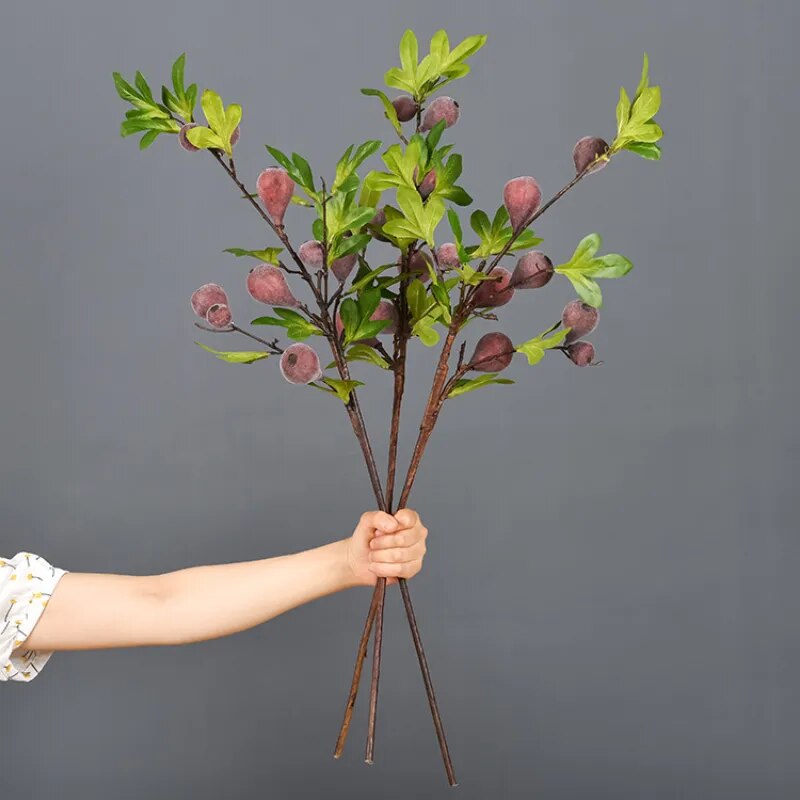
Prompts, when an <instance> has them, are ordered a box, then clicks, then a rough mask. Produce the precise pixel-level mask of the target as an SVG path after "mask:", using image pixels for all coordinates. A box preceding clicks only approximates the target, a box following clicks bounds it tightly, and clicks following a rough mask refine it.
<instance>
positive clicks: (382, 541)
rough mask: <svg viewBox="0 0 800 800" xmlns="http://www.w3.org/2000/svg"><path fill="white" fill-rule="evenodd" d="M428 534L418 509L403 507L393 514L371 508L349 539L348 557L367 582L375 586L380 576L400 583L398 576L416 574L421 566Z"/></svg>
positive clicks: (357, 573) (406, 576)
mask: <svg viewBox="0 0 800 800" xmlns="http://www.w3.org/2000/svg"><path fill="white" fill-rule="evenodd" d="M427 536H428V529H427V528H426V527H425V526H424V525H423V524H422V522H420V519H419V515H418V514H417V512H416V511H412V510H411V509H408V508H402V509H400V510H399V511H398V512H397V513H396V514H395V515H394V516H392V515H391V514H387V513H386V512H385V511H368V512H367V513H365V514H362V515H361V519H360V520H359V522H358V525H357V526H356V529H355V531H353V535H352V536H351V537H350V538H349V539H348V540H347V561H348V564H349V566H350V569H351V570H352V572H353V575H354V576H355V578H356V580H357V581H358V583H360V584H362V585H364V586H373V585H374V584H375V582H376V581H377V579H378V578H388V579H389V580H388V583H390V584H391V583H397V578H406V579H408V578H413V577H414V576H415V575H416V574H417V573H418V572H419V571H420V570H421V569H422V559H423V558H424V557H425V551H426V547H425V539H426V538H427Z"/></svg>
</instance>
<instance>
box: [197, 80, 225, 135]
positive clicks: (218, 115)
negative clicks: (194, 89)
mask: <svg viewBox="0 0 800 800" xmlns="http://www.w3.org/2000/svg"><path fill="white" fill-rule="evenodd" d="M200 106H201V108H202V109H203V114H205V117H206V120H208V126H209V127H210V128H211V130H212V131H214V132H215V133H218V134H220V135H221V134H222V133H223V131H224V130H225V107H224V106H223V104H222V98H221V97H220V96H219V95H218V94H217V93H216V92H215V91H213V90H212V89H206V90H205V91H204V92H203V95H202V97H201V99H200Z"/></svg>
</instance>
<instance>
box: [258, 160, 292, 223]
mask: <svg viewBox="0 0 800 800" xmlns="http://www.w3.org/2000/svg"><path fill="white" fill-rule="evenodd" d="M256 189H257V190H258V196H259V197H260V198H261V202H262V203H263V204H264V208H266V209H267V213H268V214H269V215H270V217H271V219H272V221H273V222H274V223H275V224H276V225H278V226H282V225H283V215H284V214H285V213H286V209H287V208H288V207H289V203H291V202H292V195H293V194H294V181H293V180H292V179H291V178H290V177H289V173H288V172H287V171H286V170H285V169H282V168H281V167H268V168H267V169H265V170H264V171H263V172H262V173H261V174H260V175H259V176H258V180H257V181H256Z"/></svg>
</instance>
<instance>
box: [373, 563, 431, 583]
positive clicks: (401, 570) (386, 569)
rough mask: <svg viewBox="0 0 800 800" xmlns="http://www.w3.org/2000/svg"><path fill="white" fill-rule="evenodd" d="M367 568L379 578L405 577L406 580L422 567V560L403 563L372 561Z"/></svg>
mask: <svg viewBox="0 0 800 800" xmlns="http://www.w3.org/2000/svg"><path fill="white" fill-rule="evenodd" d="M369 569H370V572H373V573H374V574H375V575H377V576H378V577H379V578H405V579H406V580H408V579H409V578H413V577H414V576H415V575H416V574H417V573H418V572H419V571H420V570H421V569H422V561H419V560H418V561H408V562H406V563H405V564H382V563H372V564H370V565H369Z"/></svg>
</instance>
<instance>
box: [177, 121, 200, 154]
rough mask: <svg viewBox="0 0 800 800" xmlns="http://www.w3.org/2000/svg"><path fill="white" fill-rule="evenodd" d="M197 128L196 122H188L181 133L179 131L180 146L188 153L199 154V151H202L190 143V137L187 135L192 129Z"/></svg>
mask: <svg viewBox="0 0 800 800" xmlns="http://www.w3.org/2000/svg"><path fill="white" fill-rule="evenodd" d="M196 127H197V125H196V123H194V122H187V123H186V124H185V125H184V126H183V127H182V128H181V129H180V131H178V141H179V142H180V145H181V147H182V148H183V149H184V150H187V151H188V152H190V153H196V152H197V151H198V150H199V149H200V148H199V147H195V146H194V145H193V144H192V143H191V142H190V141H189V139H188V137H187V136H186V134H187V133H189V131H190V130H191V129H192V128H196Z"/></svg>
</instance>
